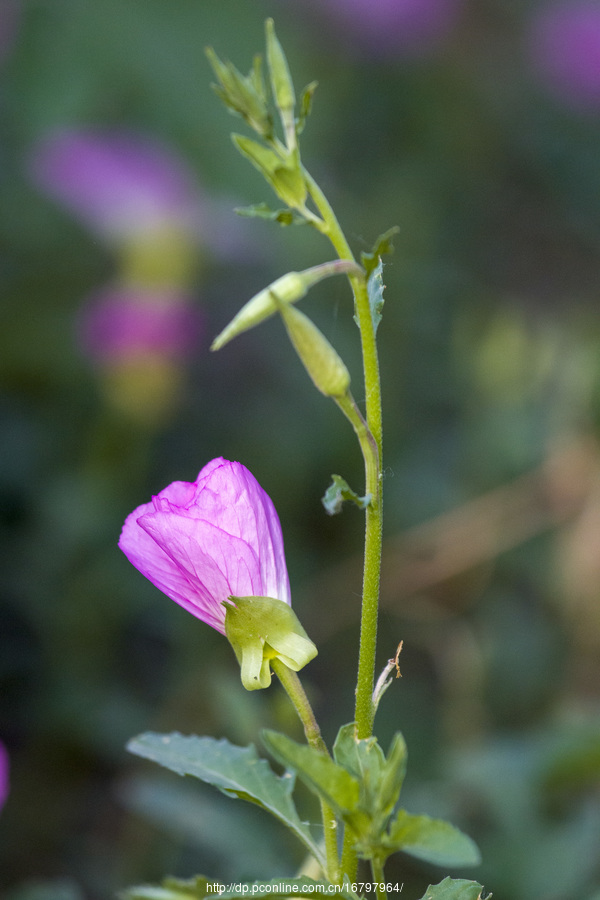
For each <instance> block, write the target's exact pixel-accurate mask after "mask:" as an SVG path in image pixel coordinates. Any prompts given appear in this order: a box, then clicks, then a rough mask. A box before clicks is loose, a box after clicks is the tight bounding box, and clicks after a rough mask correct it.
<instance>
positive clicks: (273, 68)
mask: <svg viewBox="0 0 600 900" xmlns="http://www.w3.org/2000/svg"><path fill="white" fill-rule="evenodd" d="M265 32H266V38H267V62H268V64H269V74H270V76H271V88H272V91H273V99H274V101H275V106H276V107H277V109H278V110H279V115H280V118H281V124H282V126H283V130H284V133H285V136H286V142H287V145H288V147H289V148H290V149H292V148H293V147H295V145H296V130H295V119H294V108H295V106H296V95H295V93H294V84H293V82H292V77H291V75H290V70H289V66H288V63H287V59H286V56H285V53H284V52H283V47H282V46H281V44H280V43H279V40H278V38H277V35H276V34H275V26H274V25H273V19H267V20H266V22H265Z"/></svg>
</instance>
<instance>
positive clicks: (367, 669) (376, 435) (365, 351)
mask: <svg viewBox="0 0 600 900" xmlns="http://www.w3.org/2000/svg"><path fill="white" fill-rule="evenodd" d="M304 175H305V179H306V184H307V187H308V191H309V193H310V195H311V197H312V199H313V201H314V203H315V206H316V207H317V209H318V211H319V213H320V214H321V216H322V218H323V222H324V223H325V228H324V229H323V233H324V234H326V235H327V237H328V238H329V240H330V241H331V243H332V244H333V246H334V247H335V249H336V251H337V253H338V255H339V257H340V259H350V260H352V261H354V262H355V259H354V255H353V253H352V250H351V249H350V246H349V244H348V241H347V240H346V237H345V235H344V233H343V231H342V229H341V227H340V224H339V222H338V220H337V218H336V216H335V213H334V212H333V210H332V209H331V206H330V205H329V201H328V200H327V198H326V197H325V195H324V194H323V192H322V191H321V189H320V187H319V186H318V184H317V183H316V182H315V181H314V179H313V178H312V176H311V175H310V174H309V173H308V172H306V171H305V173H304ZM349 278H350V283H351V285H352V290H353V292H354V300H355V305H356V314H357V318H358V323H359V328H360V335H361V344H362V356H363V369H364V379H365V409H366V425H367V428H368V431H369V432H370V435H371V436H372V441H373V442H374V447H373V446H367V443H366V440H365V439H364V438H363V439H361V435H360V433H359V431H358V429H357V428H356V427H355V430H356V431H357V434H358V436H359V440H360V442H361V449H362V451H363V456H364V459H365V479H366V494H370V496H371V502H370V504H369V506H368V507H367V510H366V523H365V568H364V576H363V603H362V615H361V627H360V649H359V656H358V677H357V685H356V708H355V721H356V732H357V737H358V738H367V737H370V736H371V734H372V732H373V718H374V715H375V711H374V707H373V700H372V696H373V683H374V679H375V651H376V645H377V613H378V607H379V581H380V571H381V550H382V541H383V520H382V500H383V496H382V486H381V444H382V412H381V382H380V377H379V359H378V356H377V343H376V340H375V326H374V324H373V318H372V316H371V307H370V304H369V295H368V291H367V285H366V282H365V280H364V278H361V277H360V276H358V275H350V276H349ZM344 411H345V412H346V414H347V411H346V410H344Z"/></svg>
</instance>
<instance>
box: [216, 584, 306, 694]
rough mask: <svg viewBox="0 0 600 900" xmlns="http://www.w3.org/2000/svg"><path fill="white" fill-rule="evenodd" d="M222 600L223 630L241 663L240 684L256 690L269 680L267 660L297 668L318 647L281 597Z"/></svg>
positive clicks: (247, 688) (302, 664) (269, 681)
mask: <svg viewBox="0 0 600 900" xmlns="http://www.w3.org/2000/svg"><path fill="white" fill-rule="evenodd" d="M229 600H230V602H227V603H224V604H223V605H224V606H225V608H226V610H227V611H226V614H225V634H226V635H227V639H228V640H229V643H230V644H231V646H232V647H233V649H234V652H235V655H236V657H237V660H238V662H239V664H240V667H241V675H242V684H243V685H244V687H245V688H246V690H248V691H256V690H259V689H260V688H266V687H269V685H270V684H271V668H270V660H272V659H279V660H281V662H282V663H283V664H284V665H286V666H287V667H288V668H289V669H292V670H293V671H294V672H299V671H300V669H302V668H303V667H304V666H305V665H306V664H307V663H309V662H310V661H311V659H314V658H315V656H316V655H317V648H316V647H315V645H314V644H313V642H312V641H311V640H310V638H309V637H308V635H307V634H306V632H305V630H304V628H303V627H302V625H301V624H300V622H299V621H298V617H297V616H296V614H295V612H294V611H293V609H292V608H291V606H289V605H288V604H287V603H285V602H284V601H283V600H277V599H275V598H274V597H230V598H229Z"/></svg>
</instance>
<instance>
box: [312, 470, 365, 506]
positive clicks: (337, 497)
mask: <svg viewBox="0 0 600 900" xmlns="http://www.w3.org/2000/svg"><path fill="white" fill-rule="evenodd" d="M331 479H332V481H331V484H330V485H329V487H328V488H327V490H326V491H325V493H324V495H323V497H322V498H321V503H322V504H323V506H324V507H325V512H326V513H327V514H328V515H329V516H335V515H337V514H338V513H340V512H341V511H342V504H343V503H344V500H349V501H351V502H352V503H355V504H356V505H357V506H358V508H359V509H366V508H367V506H368V505H369V503H370V502H371V495H370V494H367V495H366V496H365V497H359V495H358V494H357V493H356V492H355V491H353V490H352V488H351V487H350V486H349V485H348V482H347V481H346V480H345V479H344V478H342V476H341V475H332V476H331Z"/></svg>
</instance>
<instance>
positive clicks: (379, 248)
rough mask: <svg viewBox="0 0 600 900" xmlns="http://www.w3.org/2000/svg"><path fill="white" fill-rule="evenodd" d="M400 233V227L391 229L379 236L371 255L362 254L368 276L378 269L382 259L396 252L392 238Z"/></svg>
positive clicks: (395, 226)
mask: <svg viewBox="0 0 600 900" xmlns="http://www.w3.org/2000/svg"><path fill="white" fill-rule="evenodd" d="M399 231H400V229H399V228H398V226H397V225H394V227H393V228H389V229H388V230H387V231H386V232H384V234H380V235H379V237H378V238H377V240H376V241H375V244H374V246H373V249H372V250H371V252H370V253H361V255H360V256H361V261H362V264H363V268H364V270H365V271H366V273H367V276H369V275H370V274H371V272H372V271H373V269H375V268H377V263H378V262H379V259H380V257H382V256H384V255H386V254H387V255H389V254H390V253H393V252H394V245H393V243H392V238H393V237H394V235H395V234H398V232H399Z"/></svg>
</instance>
